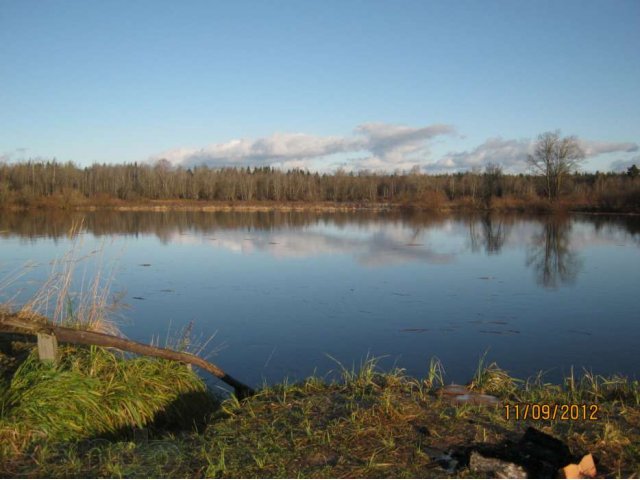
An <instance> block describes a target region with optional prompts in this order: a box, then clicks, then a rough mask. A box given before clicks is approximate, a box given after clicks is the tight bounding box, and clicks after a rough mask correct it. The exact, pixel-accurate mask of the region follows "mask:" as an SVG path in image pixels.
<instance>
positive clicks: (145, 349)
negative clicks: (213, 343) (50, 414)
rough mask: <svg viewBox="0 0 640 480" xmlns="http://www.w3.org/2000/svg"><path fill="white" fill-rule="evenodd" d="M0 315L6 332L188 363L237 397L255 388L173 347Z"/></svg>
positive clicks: (251, 393)
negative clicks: (227, 388)
mask: <svg viewBox="0 0 640 480" xmlns="http://www.w3.org/2000/svg"><path fill="white" fill-rule="evenodd" d="M0 315H1V316H0V330H3V331H6V332H10V333H22V334H25V333H26V334H29V335H37V334H38V333H41V334H42V333H44V334H48V335H53V336H55V337H56V338H57V340H58V341H59V342H65V343H75V344H81V345H97V346H99V347H110V348H117V349H118V350H123V351H125V352H131V353H137V354H140V355H147V356H150V357H157V358H164V359H166V360H174V361H177V362H183V363H188V364H191V365H195V366H197V367H200V368H202V369H203V370H206V371H207V372H209V373H211V374H213V375H215V376H216V377H217V378H219V379H220V380H222V381H223V382H225V383H226V384H228V385H231V386H232V387H233V388H234V390H235V394H236V396H237V397H238V398H246V397H249V396H251V395H253V394H254V393H255V391H254V390H253V389H252V388H251V387H249V386H247V385H245V384H244V383H242V382H240V381H239V380H236V379H235V378H233V377H232V376H231V375H229V374H227V373H225V372H224V371H223V370H222V369H221V368H219V367H218V366H216V365H214V364H213V363H209V362H207V361H206V360H203V359H202V358H200V357H198V356H196V355H192V354H190V353H185V352H176V351H175V350H169V349H166V348H159V347H154V346H151V345H146V344H144V343H139V342H134V341H132V340H127V339H125V338H120V337H116V336H114V335H107V334H105V333H97V332H89V331H86V330H76V329H74V328H68V327H60V326H58V325H52V324H50V323H41V322H36V321H33V320H25V319H22V318H19V317H17V316H16V315H12V314H4V313H3V314H0Z"/></svg>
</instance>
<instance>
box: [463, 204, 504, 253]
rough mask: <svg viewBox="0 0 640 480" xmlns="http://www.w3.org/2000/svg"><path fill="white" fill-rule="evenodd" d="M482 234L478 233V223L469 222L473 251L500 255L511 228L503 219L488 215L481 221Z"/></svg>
mask: <svg viewBox="0 0 640 480" xmlns="http://www.w3.org/2000/svg"><path fill="white" fill-rule="evenodd" d="M480 226H481V227H482V232H479V231H478V224H477V222H474V221H470V222H469V238H470V239H471V251H473V252H478V251H479V250H480V249H481V248H484V251H485V252H486V253H487V254H489V255H492V254H498V253H500V250H502V247H503V246H504V244H505V242H506V241H507V238H508V236H509V231H510V226H509V225H508V224H507V223H506V219H505V218H503V217H495V216H492V215H490V214H486V215H485V216H483V217H482V219H481V220H480Z"/></svg>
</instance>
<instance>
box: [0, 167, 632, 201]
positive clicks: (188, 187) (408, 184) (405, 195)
mask: <svg viewBox="0 0 640 480" xmlns="http://www.w3.org/2000/svg"><path fill="white" fill-rule="evenodd" d="M634 167H635V166H634ZM561 178H562V182H560V178H559V177H558V179H556V180H557V182H556V183H555V184H554V185H555V186H554V190H553V192H552V191H551V190H550V187H549V186H548V182H547V180H548V179H545V177H544V175H532V174H506V173H504V172H503V171H502V169H501V168H500V167H499V166H495V165H488V166H487V167H486V168H485V169H484V171H481V170H475V171H468V172H462V173H454V174H425V173H421V172H420V171H419V170H417V169H413V170H411V171H409V172H396V173H393V174H382V173H372V172H368V171H362V172H357V173H356V172H345V171H342V170H338V171H336V172H334V173H331V174H327V173H325V174H320V173H311V172H309V171H306V170H299V169H295V170H289V171H281V170H276V169H273V168H270V167H256V168H249V167H247V168H215V169H214V168H209V167H206V166H200V167H192V168H183V167H174V166H172V165H171V164H170V163H169V162H168V161H166V160H160V161H158V162H156V163H155V164H137V163H133V164H119V165H118V164H95V165H92V166H90V167H79V166H76V165H75V164H73V163H71V162H68V163H59V162H57V161H55V160H53V161H45V160H31V161H25V162H19V163H10V164H9V163H0V209H10V210H25V209H38V208H56V209H81V210H82V209H89V210H91V209H99V208H110V209H115V210H159V211H166V210H194V211H227V210H238V211H272V210H283V211H303V210H315V211H323V212H329V211H353V210H363V209H369V210H400V209H408V210H428V211H442V212H448V211H452V212H453V211H478V210H480V211H486V210H493V211H519V212H562V211H579V212H600V213H640V175H639V173H638V168H633V167H631V168H629V169H628V171H627V172H624V173H613V172H609V173H601V172H596V173H568V172H567V173H564V174H563V175H562V177H561ZM551 193H553V194H551Z"/></svg>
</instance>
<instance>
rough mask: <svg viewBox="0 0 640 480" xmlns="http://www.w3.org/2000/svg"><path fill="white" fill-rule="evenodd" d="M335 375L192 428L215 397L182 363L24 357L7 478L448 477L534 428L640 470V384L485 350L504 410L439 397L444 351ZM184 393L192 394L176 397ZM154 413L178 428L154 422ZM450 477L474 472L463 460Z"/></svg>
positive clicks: (269, 392)
mask: <svg viewBox="0 0 640 480" xmlns="http://www.w3.org/2000/svg"><path fill="white" fill-rule="evenodd" d="M341 371H342V378H341V379H340V380H339V381H335V382H327V381H324V380H321V379H318V378H315V377H312V378H309V379H307V380H305V381H303V382H299V383H293V384H292V383H289V382H286V383H283V384H281V385H273V386H265V387H264V388H263V389H262V390H260V391H259V392H258V394H257V395H255V396H254V397H252V398H249V399H246V400H243V401H238V400H237V399H236V398H235V397H233V396H232V397H230V398H227V399H226V400H224V401H223V402H222V403H221V404H219V405H218V406H217V408H216V406H214V407H213V409H210V410H209V411H210V412H213V413H211V415H210V416H209V417H208V419H207V421H206V423H204V424H198V425H197V427H198V428H195V427H194V424H193V421H192V420H188V419H186V417H187V416H185V418H181V417H180V414H181V413H182V414H183V415H184V413H185V411H191V410H193V408H195V406H196V405H198V404H199V403H200V401H195V402H194V401H193V397H191V394H192V393H193V392H195V393H197V394H198V395H204V398H209V399H210V397H208V396H207V395H206V391H205V388H204V385H203V384H202V382H201V381H200V380H199V379H198V378H197V377H196V376H195V375H194V374H193V373H192V372H191V371H189V370H188V369H187V368H186V367H184V366H183V365H179V364H173V363H170V362H162V361H157V360H150V359H142V358H136V359H124V358H123V357H121V356H118V355H116V354H114V353H111V352H108V351H105V350H102V349H97V348H93V349H67V350H66V351H65V355H64V357H63V360H62V362H61V363H60V365H58V366H57V367H55V368H54V367H51V366H46V365H41V364H39V363H38V362H36V361H35V359H34V358H33V357H29V359H27V360H26V361H25V362H24V363H23V364H22V365H21V366H20V368H19V369H18V370H17V371H16V372H15V374H14V376H13V379H12V380H11V382H10V383H5V384H4V393H3V396H2V398H3V400H2V409H1V419H0V435H2V437H1V442H0V443H1V444H2V445H3V447H2V450H1V452H2V453H1V455H3V458H2V461H1V462H0V473H1V474H4V475H5V476H13V477H15V476H29V477H31V476H50V477H80V476H88V477H343V476H348V477H397V478H405V477H419V478H423V477H446V476H449V475H448V474H447V472H446V471H445V470H444V469H442V468H441V467H440V466H438V464H437V462H435V461H434V456H435V454H434V452H436V451H448V450H456V449H460V448H464V447H466V446H469V445H473V444H477V443H483V444H486V443H489V444H500V443H501V442H504V441H505V440H513V439H517V438H519V437H520V436H521V435H522V433H523V432H524V430H525V429H526V427H527V426H529V425H533V426H535V427H536V428H538V429H540V430H543V431H544V432H546V433H549V434H552V435H554V436H556V437H558V438H560V439H562V440H563V441H565V442H566V443H567V444H568V445H569V446H570V448H571V450H572V451H573V452H574V453H576V454H582V453H587V452H591V453H593V455H594V456H595V458H596V461H597V465H598V472H599V474H600V475H604V476H612V477H621V476H622V477H637V476H638V475H640V448H639V447H638V445H640V393H639V392H640V389H639V385H638V382H637V381H636V382H632V381H628V380H626V379H623V378H620V377H612V378H603V377H600V376H595V375H592V374H591V373H589V372H583V373H582V374H580V375H576V374H574V375H573V376H572V377H570V378H569V379H567V381H565V382H564V385H553V384H549V383H547V382H546V381H545V379H544V375H542V374H540V375H538V376H536V377H535V378H532V379H529V380H527V381H518V380H515V379H513V378H511V377H509V375H508V374H507V373H506V372H504V371H503V370H501V369H499V367H498V366H497V365H495V364H491V363H489V364H487V363H486V362H485V361H484V358H483V360H482V362H481V364H480V366H479V367H478V371H477V373H476V375H475V377H474V379H473V381H472V382H471V383H470V387H471V388H472V389H474V390H475V391H479V392H483V393H488V394H493V395H496V396H498V397H499V398H500V399H501V405H499V406H497V407H486V406H470V405H462V406H455V405H452V404H450V403H449V402H448V401H447V400H446V399H444V398H443V397H441V396H439V395H437V393H436V392H437V389H438V388H439V387H440V386H441V385H442V384H444V382H445V376H444V369H443V368H442V365H441V364H440V363H439V362H438V361H437V360H433V361H432V362H431V364H430V365H429V366H427V367H426V368H425V378H424V379H414V378H410V377H407V376H405V375H404V374H403V372H402V371H401V370H396V371H393V372H381V371H379V370H378V369H377V367H376V361H375V359H367V360H366V361H365V362H363V364H362V365H361V366H360V368H359V369H358V370H354V369H345V368H342V369H341ZM144 379H147V380H144ZM180 398H185V399H190V400H189V401H187V400H185V401H183V402H182V404H180V402H179V401H178V400H179V399H180ZM200 398H201V399H202V398H203V397H200ZM177 401H178V402H177ZM506 402H509V403H514V402H538V403H571V402H573V403H596V404H597V405H598V406H599V416H600V420H598V421H595V422H594V421H530V420H527V421H522V420H520V421H514V420H506V419H505V418H504V408H503V406H502V405H503V404H504V403H506ZM167 409H169V410H170V411H167ZM158 415H163V416H165V417H170V418H173V419H174V422H173V426H174V427H175V426H176V425H179V426H180V427H181V428H180V429H168V428H166V426H165V425H166V423H163V424H158V423H157V421H155V420H156V419H157V417H158ZM135 429H143V430H135ZM140 433H142V434H140ZM5 445H10V448H8V447H6V446H5ZM455 475H456V476H460V477H473V476H474V472H472V471H470V470H469V469H468V468H463V469H461V470H459V471H457V472H456V473H455Z"/></svg>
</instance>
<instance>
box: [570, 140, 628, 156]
mask: <svg viewBox="0 0 640 480" xmlns="http://www.w3.org/2000/svg"><path fill="white" fill-rule="evenodd" d="M580 146H581V147H582V150H584V154H585V155H586V156H587V157H595V156H597V155H602V154H603V153H620V152H624V153H631V152H637V151H638V144H637V143H632V142H598V141H592V140H580Z"/></svg>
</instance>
